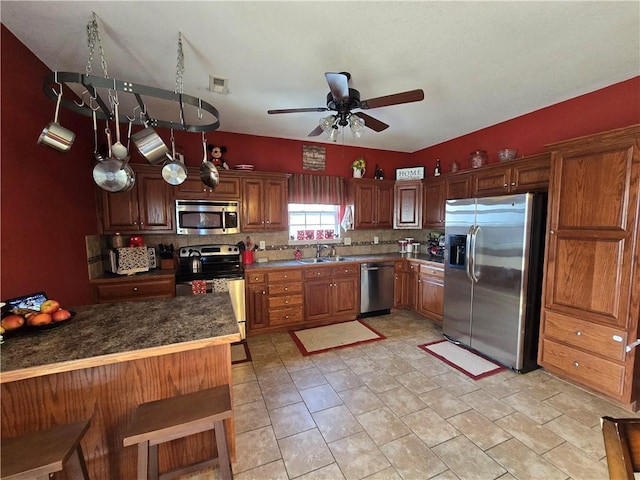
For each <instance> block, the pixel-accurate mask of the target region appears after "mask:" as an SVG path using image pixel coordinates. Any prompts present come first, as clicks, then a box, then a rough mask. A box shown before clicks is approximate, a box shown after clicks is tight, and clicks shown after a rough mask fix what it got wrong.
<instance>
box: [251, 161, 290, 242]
mask: <svg viewBox="0 0 640 480" xmlns="http://www.w3.org/2000/svg"><path fill="white" fill-rule="evenodd" d="M241 189H242V190H241V191H242V216H241V218H240V224H241V225H242V231H243V232H263V231H281V230H287V228H288V226H289V218H288V206H287V205H288V199H287V176H286V174H279V173H260V174H245V175H244V176H243V177H242V178H241Z"/></svg>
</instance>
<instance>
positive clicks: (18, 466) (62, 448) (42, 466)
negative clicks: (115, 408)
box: [0, 420, 89, 480]
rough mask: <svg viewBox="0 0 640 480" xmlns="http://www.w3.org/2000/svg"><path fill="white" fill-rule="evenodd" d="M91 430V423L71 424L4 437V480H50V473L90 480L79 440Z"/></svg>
mask: <svg viewBox="0 0 640 480" xmlns="http://www.w3.org/2000/svg"><path fill="white" fill-rule="evenodd" d="M88 428H89V421H88V420H87V421H86V422H78V423H69V424H66V425H59V426H57V427H53V428H49V429H47V430H41V431H38V432H32V433H27V434H25V435H21V436H19V437H12V438H3V439H2V452H1V453H0V472H1V473H0V474H1V475H2V480H33V479H36V480H48V479H49V475H50V474H54V477H53V478H58V475H57V474H58V473H59V472H62V471H63V470H66V471H67V473H68V474H69V475H68V476H67V478H79V477H80V475H81V476H82V478H84V479H85V480H89V473H88V472H87V466H86V465H85V463H84V455H83V454H82V448H81V447H80V441H81V440H82V437H83V436H84V434H85V432H86V431H87V429H88Z"/></svg>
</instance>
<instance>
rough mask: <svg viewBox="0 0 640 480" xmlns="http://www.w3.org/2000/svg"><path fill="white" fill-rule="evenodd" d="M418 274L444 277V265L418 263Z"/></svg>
mask: <svg viewBox="0 0 640 480" xmlns="http://www.w3.org/2000/svg"><path fill="white" fill-rule="evenodd" d="M420 275H427V276H429V277H437V278H440V279H442V278H444V267H439V266H438V267H434V266H433V265H425V264H422V265H420Z"/></svg>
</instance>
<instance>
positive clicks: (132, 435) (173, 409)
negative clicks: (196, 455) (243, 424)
mask: <svg viewBox="0 0 640 480" xmlns="http://www.w3.org/2000/svg"><path fill="white" fill-rule="evenodd" d="M232 414H233V411H232V409H231V393H230V389H229V385H220V386H218V387H214V388H209V389H206V390H200V391H197V392H193V393H188V394H184V395H177V396H175V397H169V398H164V399H161V400H156V401H153V402H148V403H143V404H141V405H139V406H138V407H137V408H136V411H135V412H134V415H133V419H132V421H131V424H130V425H129V428H128V430H127V434H126V436H125V437H124V439H123V445H124V446H125V447H128V446H131V445H136V444H137V445H138V479H144V480H146V479H147V478H152V479H157V478H171V477H174V476H178V475H181V474H183V473H186V472H189V471H193V470H195V469H196V468H205V467H208V466H211V465H215V464H218V463H219V465H220V471H221V473H222V476H223V478H231V477H232V474H231V467H230V464H231V460H230V457H229V450H228V447H227V438H226V432H225V428H224V420H225V419H228V418H231V416H232ZM209 430H214V433H215V439H216V445H217V449H218V458H217V459H213V460H207V461H205V462H200V463H198V464H196V465H190V466H188V467H184V468H181V469H179V470H175V471H172V472H170V473H168V474H163V475H159V474H158V447H157V446H158V444H160V443H165V442H169V441H171V440H175V439H178V438H183V437H186V436H189V435H194V434H196V433H201V432H206V431H209Z"/></svg>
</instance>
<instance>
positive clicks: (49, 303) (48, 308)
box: [40, 300, 60, 313]
mask: <svg viewBox="0 0 640 480" xmlns="http://www.w3.org/2000/svg"><path fill="white" fill-rule="evenodd" d="M59 308H60V304H59V303H58V302H57V301H56V300H46V301H44V302H42V305H40V311H41V312H42V313H53V312H57V311H58V309H59Z"/></svg>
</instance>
